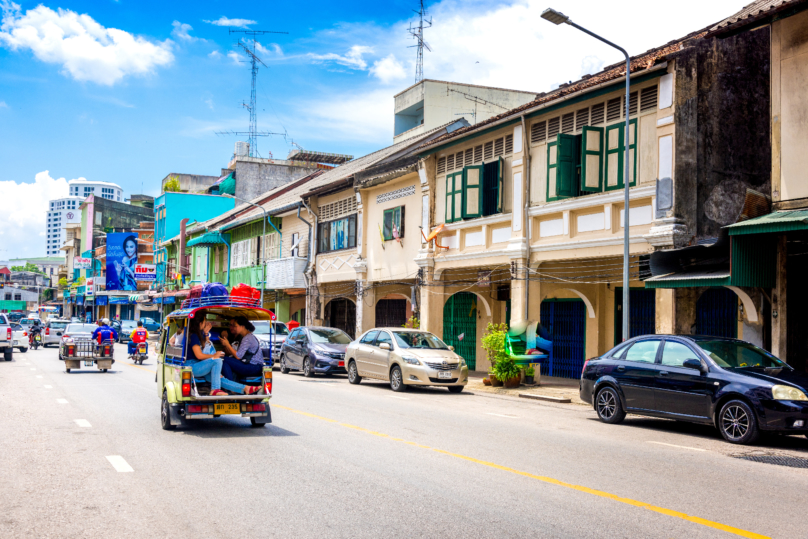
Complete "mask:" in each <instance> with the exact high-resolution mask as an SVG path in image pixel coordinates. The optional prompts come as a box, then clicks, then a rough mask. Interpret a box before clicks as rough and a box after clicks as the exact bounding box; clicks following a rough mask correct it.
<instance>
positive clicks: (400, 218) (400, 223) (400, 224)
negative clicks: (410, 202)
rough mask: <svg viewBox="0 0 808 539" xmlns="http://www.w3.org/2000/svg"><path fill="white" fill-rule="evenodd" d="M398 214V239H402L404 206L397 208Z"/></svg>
mask: <svg viewBox="0 0 808 539" xmlns="http://www.w3.org/2000/svg"><path fill="white" fill-rule="evenodd" d="M398 209H399V212H398V237H399V238H403V237H404V206H399V208H398Z"/></svg>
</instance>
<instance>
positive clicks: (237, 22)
mask: <svg viewBox="0 0 808 539" xmlns="http://www.w3.org/2000/svg"><path fill="white" fill-rule="evenodd" d="M204 22H206V23H208V24H215V25H216V26H235V27H236V28H247V27H248V26H249V25H251V24H256V21H251V20H250V19H228V18H227V17H219V18H218V19H216V20H215V21H204Z"/></svg>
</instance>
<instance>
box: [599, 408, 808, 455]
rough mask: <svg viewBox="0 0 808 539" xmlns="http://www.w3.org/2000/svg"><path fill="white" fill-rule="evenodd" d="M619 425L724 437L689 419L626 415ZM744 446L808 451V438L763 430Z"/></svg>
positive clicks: (717, 437)
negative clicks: (677, 419) (751, 444)
mask: <svg viewBox="0 0 808 539" xmlns="http://www.w3.org/2000/svg"><path fill="white" fill-rule="evenodd" d="M589 419H590V420H591V421H598V422H599V421H600V420H599V419H597V418H594V417H593V418H589ZM618 427H633V428H639V429H644V430H648V431H656V432H668V433H673V434H683V435H685V436H692V437H696V438H702V439H708V440H721V441H723V440H724V438H723V437H722V436H721V433H720V432H718V429H716V428H714V427H711V426H709V425H698V424H696V423H688V422H687V421H674V420H672V419H656V418H649V417H639V416H632V415H628V416H626V419H625V420H624V421H623V422H622V423H620V425H618ZM738 447H739V448H742V447H764V448H771V449H786V450H789V451H803V452H804V451H808V439H806V438H805V437H804V436H780V435H777V434H770V433H766V432H761V437H760V439H759V440H758V441H757V443H755V445H754V446H738Z"/></svg>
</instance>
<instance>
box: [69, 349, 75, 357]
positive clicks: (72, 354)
mask: <svg viewBox="0 0 808 539" xmlns="http://www.w3.org/2000/svg"><path fill="white" fill-rule="evenodd" d="M74 350H75V348H74V347H73V346H68V347H67V355H68V356H70V357H73V356H74V355H75V354H74Z"/></svg>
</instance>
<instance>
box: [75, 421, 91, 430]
mask: <svg viewBox="0 0 808 539" xmlns="http://www.w3.org/2000/svg"><path fill="white" fill-rule="evenodd" d="M74 421H75V422H76V425H78V426H79V427H85V428H89V427H92V425H90V422H89V421H87V420H86V419H75V420H74Z"/></svg>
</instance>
